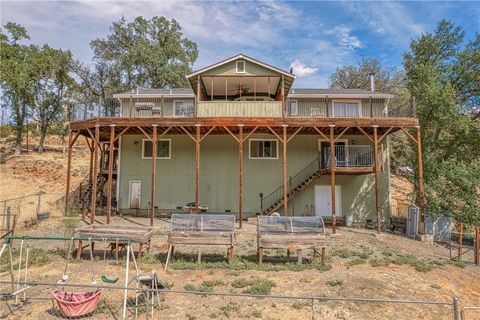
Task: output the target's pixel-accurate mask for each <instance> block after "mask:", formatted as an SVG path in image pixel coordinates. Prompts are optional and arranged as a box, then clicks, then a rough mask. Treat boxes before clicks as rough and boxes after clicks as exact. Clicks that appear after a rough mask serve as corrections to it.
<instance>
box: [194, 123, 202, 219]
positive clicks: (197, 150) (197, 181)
mask: <svg viewBox="0 0 480 320" xmlns="http://www.w3.org/2000/svg"><path fill="white" fill-rule="evenodd" d="M195 126H196V134H195V163H196V171H195V213H198V206H199V205H200V203H199V201H200V127H201V125H200V124H196V125H195Z"/></svg>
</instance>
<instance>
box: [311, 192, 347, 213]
mask: <svg viewBox="0 0 480 320" xmlns="http://www.w3.org/2000/svg"><path fill="white" fill-rule="evenodd" d="M315 215H316V216H322V217H325V216H332V187H331V186H327V185H317V186H315ZM335 215H336V216H337V217H341V216H342V188H341V186H335Z"/></svg>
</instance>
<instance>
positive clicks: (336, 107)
mask: <svg viewBox="0 0 480 320" xmlns="http://www.w3.org/2000/svg"><path fill="white" fill-rule="evenodd" d="M360 105H361V104H360V102H351V101H334V102H333V116H334V117H360V116H361V112H360Z"/></svg>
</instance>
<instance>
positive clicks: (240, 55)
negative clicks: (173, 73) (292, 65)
mask: <svg viewBox="0 0 480 320" xmlns="http://www.w3.org/2000/svg"><path fill="white" fill-rule="evenodd" d="M237 59H244V60H247V61H250V62H253V63H255V64H258V65H260V66H262V67H264V68H267V69H270V70H273V71H275V72H278V73H280V74H283V75H284V76H287V77H290V78H292V79H295V75H294V74H291V73H290V72H287V71H285V70H282V69H279V68H277V67H274V66H272V65H269V64H267V63H264V62H261V61H259V60H257V59H254V58H252V57H249V56H247V55H244V54H241V53H240V54H237V55H236V56H233V57H230V58H228V59H225V60H222V61H220V62H217V63H215V64H212V65H209V66H207V67H205V68H202V69H200V70H197V71H195V72H194V73H191V74H189V75H187V76H186V77H187V79H189V78H191V77H193V76H196V75H198V74H201V73H204V72H205V71H208V70H211V69H214V68H216V67H219V66H221V65H224V64H227V63H230V62H232V61H235V60H237Z"/></svg>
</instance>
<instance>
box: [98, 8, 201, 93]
mask: <svg viewBox="0 0 480 320" xmlns="http://www.w3.org/2000/svg"><path fill="white" fill-rule="evenodd" d="M110 30H111V32H110V34H109V35H108V36H107V38H106V39H95V40H93V41H92V42H91V43H90V45H91V47H92V49H93V50H94V57H95V58H94V59H95V62H96V64H95V66H96V67H95V68H96V70H97V71H100V70H102V71H106V73H107V74H108V73H110V72H113V73H115V74H116V75H118V76H119V79H120V81H121V83H122V85H123V86H124V87H127V88H130V89H131V88H135V87H137V88H138V87H148V88H163V87H170V88H172V87H181V86H186V85H187V83H186V79H185V74H188V73H190V72H191V66H192V65H193V63H194V62H195V61H196V59H197V56H198V49H197V45H196V43H195V42H192V41H190V40H189V39H187V38H185V37H183V34H182V32H181V27H180V24H179V23H178V22H177V21H176V20H175V19H172V20H170V21H169V20H167V19H166V18H165V17H153V18H152V19H151V20H146V19H145V18H143V17H137V18H135V20H133V22H128V21H127V20H126V19H125V18H121V19H120V20H119V21H117V22H114V23H113V25H112V27H111V28H110Z"/></svg>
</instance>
